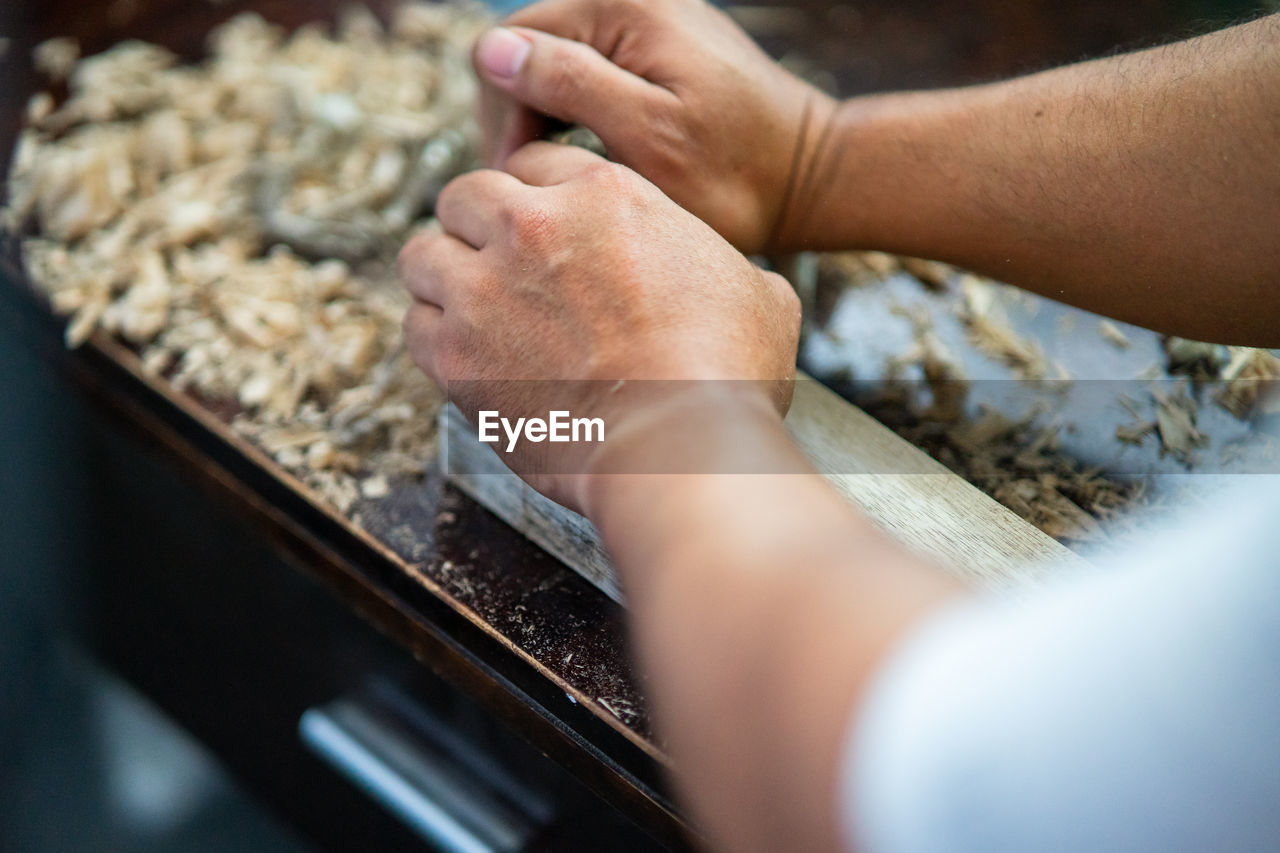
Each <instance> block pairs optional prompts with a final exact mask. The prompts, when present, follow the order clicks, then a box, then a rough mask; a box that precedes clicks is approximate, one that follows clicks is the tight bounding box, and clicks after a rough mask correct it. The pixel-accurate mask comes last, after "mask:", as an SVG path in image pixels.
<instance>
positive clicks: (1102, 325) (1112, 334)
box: [1098, 320, 1131, 349]
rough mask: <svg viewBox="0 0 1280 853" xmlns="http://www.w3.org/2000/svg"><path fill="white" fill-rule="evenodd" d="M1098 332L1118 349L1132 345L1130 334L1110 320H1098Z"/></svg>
mask: <svg viewBox="0 0 1280 853" xmlns="http://www.w3.org/2000/svg"><path fill="white" fill-rule="evenodd" d="M1098 334H1099V335H1100V336H1101V337H1102V339H1103V340H1104V341H1106V342H1107V343H1109V344H1111V345H1112V346H1113V347H1115V348H1116V349H1128V348H1129V347H1130V345H1131V344H1130V341H1129V338H1128V336H1127V335H1125V333H1124V332H1123V331H1121V329H1120V327H1119V326H1117V325H1116V324H1115V323H1113V322H1111V321H1110V320H1099V321H1098Z"/></svg>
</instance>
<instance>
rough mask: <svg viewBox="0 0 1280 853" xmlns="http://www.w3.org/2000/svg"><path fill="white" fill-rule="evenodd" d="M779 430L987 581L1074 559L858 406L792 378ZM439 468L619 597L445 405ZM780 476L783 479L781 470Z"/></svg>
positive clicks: (565, 527) (587, 551) (1028, 575)
mask: <svg viewBox="0 0 1280 853" xmlns="http://www.w3.org/2000/svg"><path fill="white" fill-rule="evenodd" d="M786 426H787V429H788V431H789V432H790V433H791V436H792V438H794V439H795V441H796V443H797V444H798V445H799V446H800V448H801V450H803V451H804V453H805V455H806V456H807V457H808V458H809V459H810V461H812V462H813V464H814V467H815V468H817V470H818V471H821V472H823V476H824V477H826V479H827V480H828V481H829V482H830V483H831V484H832V485H833V486H834V487H835V488H836V490H837V491H839V492H840V493H841V494H842V495H843V496H844V497H845V498H846V499H847V500H848V501H849V502H850V503H852V504H853V505H854V506H856V507H858V508H860V509H861V510H862V511H863V512H864V513H866V514H867V516H869V517H870V518H871V519H872V520H873V521H874V522H875V523H876V524H878V525H879V526H880V527H881V528H882V529H883V530H885V531H886V532H888V533H889V534H890V535H891V536H893V537H894V538H896V539H898V540H899V541H900V542H902V543H903V544H904V545H906V546H907V547H909V548H911V549H913V550H914V551H916V552H918V553H920V554H922V555H924V556H926V557H929V558H932V559H934V560H936V561H937V562H939V563H941V564H942V565H944V566H945V567H947V568H949V569H951V570H954V571H956V572H957V573H959V574H960V575H962V576H964V577H966V578H968V579H970V580H973V581H975V582H977V583H978V584H980V585H984V586H989V587H1001V586H1009V585H1013V584H1018V583H1022V582H1025V581H1028V580H1031V579H1033V578H1034V577H1036V576H1038V575H1039V574H1040V573H1042V572H1043V571H1045V570H1046V569H1047V568H1048V567H1049V566H1059V567H1061V566H1064V565H1075V566H1080V565H1083V561H1082V560H1081V559H1080V558H1079V557H1077V556H1076V555H1074V554H1073V553H1072V552H1071V551H1069V550H1068V549H1066V548H1065V547H1063V546H1062V545H1061V544H1059V543H1058V542H1056V541H1055V540H1053V539H1052V538H1050V537H1049V536H1047V535H1045V534H1044V533H1042V532H1040V531H1039V530H1038V529H1036V528H1035V527H1033V526H1032V525H1030V524H1028V523H1027V522H1025V521H1023V520H1022V519H1021V518H1019V517H1018V516H1016V515H1014V514H1013V513H1012V512H1010V511H1009V510H1008V509H1006V508H1005V507H1003V506H1001V505H1000V504H998V503H996V502H995V501H994V500H992V499H991V498H989V497H987V496H986V495H985V494H983V493H982V492H980V491H979V490H978V489H976V488H974V487H973V486H972V485H970V484H969V483H967V482H965V481H964V480H963V479H961V478H960V477H959V476H958V475H956V474H954V473H952V472H951V471H949V470H948V469H947V468H946V467H944V466H943V465H942V464H940V463H938V462H937V461H935V460H933V459H932V458H930V457H929V456H928V455H927V454H925V453H924V452H923V451H921V450H919V449H918V448H916V447H914V446H913V445H911V444H909V443H908V442H907V441H905V440H903V439H901V438H899V437H898V436H897V435H895V434H894V433H893V432H892V431H890V430H889V429H888V428H887V427H885V426H884V425H883V424H881V423H880V422H878V421H876V420H875V419H874V418H872V417H871V416H870V415H868V414H866V413H865V412H863V411H862V410H861V409H859V408H857V407H856V406H854V405H852V404H850V403H849V402H847V401H845V400H844V399H842V398H841V397H839V396H838V395H836V394H834V393H832V392H831V391H830V390H828V389H827V388H825V387H823V386H822V385H821V384H819V383H818V382H816V381H814V380H812V379H810V378H808V377H805V376H803V375H802V376H801V377H800V379H799V380H798V381H797V382H796V390H795V398H794V400H793V402H792V404H791V411H790V413H789V414H788V415H787V420H786ZM440 434H441V436H442V441H441V454H442V459H443V460H444V464H445V469H446V474H447V475H448V476H449V478H450V479H451V480H452V481H453V482H454V483H456V484H457V485H458V486H459V487H460V488H461V489H462V490H463V491H464V492H466V493H467V494H469V495H471V497H473V498H475V500H476V501H477V502H479V503H480V504H482V505H483V506H485V507H487V508H488V509H489V510H490V511H492V512H493V513H495V514H496V515H498V516H499V517H500V518H502V519H503V520H504V521H506V522H507V523H508V524H510V525H511V526H512V527H514V528H515V529H517V530H519V531H520V532H521V533H523V534H524V535H525V536H527V537H528V538H529V539H531V540H532V541H533V542H535V543H536V544H537V545H539V546H541V547H542V548H544V549H546V550H547V551H549V552H550V553H552V554H554V555H555V556H556V557H558V558H560V559H561V560H563V561H564V562H565V564H567V565H568V566H569V567H570V568H572V569H574V570H575V571H577V572H578V573H579V574H581V575H582V576H583V577H585V578H587V579H588V580H589V581H591V582H592V583H594V584H595V585H596V586H598V587H600V589H602V590H604V592H605V593H607V594H608V595H610V596H611V597H613V598H614V599H616V600H618V601H622V600H623V597H622V590H621V589H620V588H619V586H618V582H617V578H616V576H615V575H614V571H613V567H612V565H611V564H610V562H609V558H608V555H607V554H606V553H605V550H604V546H603V544H602V543H601V541H600V537H599V535H598V534H597V533H596V530H595V528H594V527H592V526H591V523H590V522H589V521H587V519H585V518H583V517H582V516H580V515H578V514H577V513H575V512H571V511H570V510H567V509H565V508H564V507H562V506H560V505H559V504H556V503H554V502H553V501H550V500H548V499H547V498H545V497H543V496H542V495H540V494H538V493H537V492H535V491H534V490H533V489H531V488H529V487H528V486H527V485H525V483H524V482H523V481H522V480H520V478H519V477H517V476H516V475H515V474H513V473H511V471H510V470H509V469H508V468H507V467H506V465H505V464H504V463H503V462H502V460H501V459H500V458H499V457H498V455H497V454H496V453H494V452H493V450H492V448H491V447H489V446H488V445H486V444H483V443H481V442H480V441H479V439H478V438H477V436H476V431H475V428H474V427H472V426H471V424H469V423H468V422H467V420H466V419H465V418H464V417H463V416H462V414H461V413H460V412H459V411H458V410H457V409H455V408H454V407H453V406H446V407H445V409H444V410H443V411H442V413H441V416H440ZM782 476H785V475H782Z"/></svg>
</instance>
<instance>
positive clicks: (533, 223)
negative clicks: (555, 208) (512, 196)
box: [502, 202, 556, 248]
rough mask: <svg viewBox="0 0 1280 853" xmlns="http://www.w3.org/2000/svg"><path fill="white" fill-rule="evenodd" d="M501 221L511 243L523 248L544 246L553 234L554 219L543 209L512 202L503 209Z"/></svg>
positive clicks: (537, 206) (528, 204) (533, 205)
mask: <svg viewBox="0 0 1280 853" xmlns="http://www.w3.org/2000/svg"><path fill="white" fill-rule="evenodd" d="M502 220H503V225H504V226H505V228H506V230H507V233H508V234H510V235H511V239H512V242H513V243H515V244H516V245H518V246H522V247H525V248H531V247H539V246H542V245H544V244H545V243H546V242H547V241H548V239H549V238H550V237H551V236H552V235H553V234H554V232H555V228H556V222H555V217H554V216H553V215H552V214H551V212H550V211H548V210H547V209H546V208H545V207H543V206H542V205H539V204H532V203H528V202H513V203H511V204H508V205H506V206H504V207H503V209H502Z"/></svg>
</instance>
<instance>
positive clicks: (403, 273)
mask: <svg viewBox="0 0 1280 853" xmlns="http://www.w3.org/2000/svg"><path fill="white" fill-rule="evenodd" d="M431 238H432V234H431V232H430V231H419V232H418V233H417V234H414V235H413V236H411V237H410V238H409V239H408V240H407V241H406V242H405V244H404V245H403V246H401V247H400V252H399V253H398V254H397V255H396V270H397V271H398V272H399V273H400V277H401V278H405V277H407V276H408V275H409V273H411V272H412V271H413V269H414V267H416V266H417V265H418V261H419V259H420V258H422V257H423V256H424V255H425V254H426V252H427V247H428V246H429V245H430V241H431Z"/></svg>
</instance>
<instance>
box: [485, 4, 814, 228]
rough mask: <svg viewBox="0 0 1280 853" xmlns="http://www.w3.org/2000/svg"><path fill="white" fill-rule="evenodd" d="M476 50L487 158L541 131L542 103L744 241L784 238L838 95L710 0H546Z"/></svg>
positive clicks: (501, 160)
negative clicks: (813, 82) (769, 51)
mask: <svg viewBox="0 0 1280 853" xmlns="http://www.w3.org/2000/svg"><path fill="white" fill-rule="evenodd" d="M474 58H475V66H476V70H477V73H478V74H479V75H480V79H481V81H482V83H483V84H484V87H483V94H482V99H481V100H482V106H481V117H482V124H483V126H484V133H485V143H486V159H487V160H488V161H489V163H490V165H492V166H494V167H496V168H503V167H504V164H505V162H506V159H507V157H509V156H510V155H511V154H512V153H513V152H514V151H516V150H517V149H518V148H520V147H521V146H522V145H524V144H525V143H526V142H529V141H530V140H532V139H534V138H536V137H537V136H538V135H540V132H541V130H542V123H543V119H542V117H543V116H552V117H554V118H557V119H560V120H562V121H567V122H572V123H576V124H582V125H585V126H586V127H589V128H590V129H591V130H593V131H595V133H596V134H597V135H598V136H599V137H600V139H601V140H602V141H603V142H604V144H605V147H606V148H607V150H608V152H609V156H610V157H611V158H613V159H615V160H617V161H618V162H620V163H623V164H624V165H626V166H629V167H631V168H632V169H634V170H635V171H637V172H639V173H640V174H641V175H643V176H644V177H645V178H647V179H649V180H650V181H651V182H652V183H654V184H656V185H657V186H658V187H659V188H660V189H661V190H662V191H663V192H664V193H666V194H667V196H668V197H670V198H671V199H673V200H674V201H675V202H677V203H678V204H680V205H681V206H682V207H684V208H685V209H686V210H688V211H690V212H691V213H693V214H695V215H696V216H698V217H699V218H700V219H702V220H703V221H705V222H707V223H708V224H709V225H711V226H712V227H713V228H715V229H716V230H717V231H718V232H720V234H721V235H722V236H724V237H725V238H726V239H727V240H729V241H730V242H731V243H733V244H734V245H735V246H737V247H738V248H739V249H740V250H742V251H744V252H747V253H751V252H758V251H763V250H767V249H777V248H780V245H779V244H780V242H781V241H780V236H779V235H783V234H785V233H786V232H787V227H786V221H785V220H786V218H787V216H788V213H789V208H790V207H791V205H790V204H789V200H790V199H793V198H794V197H795V196H796V195H797V194H798V193H799V187H798V186H795V184H797V183H799V182H800V180H801V176H802V175H803V174H804V170H805V168H806V165H807V162H806V161H807V159H808V158H809V156H810V152H811V149H813V148H814V147H815V146H816V145H817V143H818V139H819V137H820V136H821V131H822V128H823V127H824V126H825V125H826V123H827V122H828V120H829V119H830V117H831V115H832V113H833V111H834V109H835V104H834V102H833V101H832V100H831V99H830V98H829V97H827V96H825V95H823V94H822V93H821V92H819V91H818V90H817V89H815V88H814V87H812V86H810V85H809V84H807V83H805V82H803V81H801V80H800V79H798V78H797V77H795V76H793V75H792V74H790V73H788V72H787V71H785V70H783V69H782V68H781V67H780V66H779V65H778V64H777V63H775V62H773V60H771V59H770V58H769V57H768V56H766V55H765V54H764V53H763V52H762V51H761V50H760V48H759V47H757V46H756V44H755V43H754V42H752V41H751V39H750V38H749V37H748V36H747V35H746V34H745V33H744V32H742V30H741V29H739V28H738V27H737V25H736V24H734V23H733V22H732V21H731V20H730V19H729V18H728V17H727V16H726V15H725V14H724V13H722V12H720V11H719V10H717V9H715V8H713V7H711V6H710V5H708V4H706V3H705V2H703V0H544V2H541V3H536V4H534V5H533V6H530V7H528V8H526V9H523V10H521V11H519V12H517V13H516V14H514V15H512V16H511V17H510V18H509V19H508V20H507V21H506V22H505V26H503V27H500V28H497V29H495V30H492V31H490V32H489V33H487V34H485V36H484V37H482V38H481V39H480V42H479V43H478V44H477V46H476V51H475V57H474Z"/></svg>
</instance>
